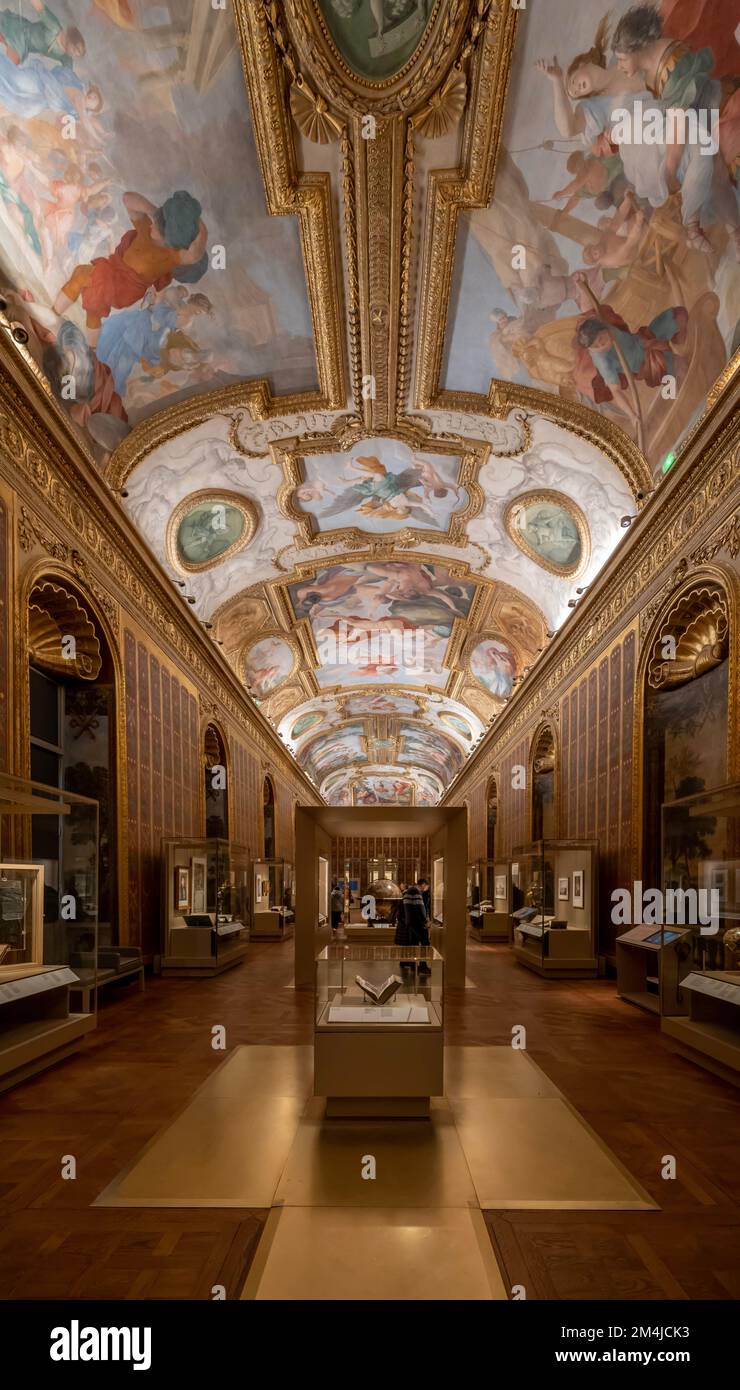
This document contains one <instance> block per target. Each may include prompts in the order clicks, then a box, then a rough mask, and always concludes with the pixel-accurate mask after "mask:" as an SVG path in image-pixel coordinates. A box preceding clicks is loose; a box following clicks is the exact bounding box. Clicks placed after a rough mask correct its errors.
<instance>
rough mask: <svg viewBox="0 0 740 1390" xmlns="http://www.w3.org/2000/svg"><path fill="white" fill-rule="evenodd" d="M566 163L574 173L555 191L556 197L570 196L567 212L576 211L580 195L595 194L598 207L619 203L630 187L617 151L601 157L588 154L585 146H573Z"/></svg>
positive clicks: (586, 196) (607, 206)
mask: <svg viewBox="0 0 740 1390" xmlns="http://www.w3.org/2000/svg"><path fill="white" fill-rule="evenodd" d="M565 167H566V169H567V170H568V173H569V174H572V175H573V177H572V178H571V181H570V183H567V184H566V185H565V187H564V188H560V189H559V190H558V192H557V193H553V195H552V196H553V201H559V200H560V199H561V198H567V199H568V201H567V203H566V204H565V207H564V208H563V215H564V216H567V214H568V213H569V212H572V211H573V209H574V208H575V207H576V206H577V205H578V203H579V202H580V201H581V198H593V199H594V204H595V206H596V207H597V208H609V207H616V206H618V204H619V203H620V202H621V200H622V198H623V197H624V194H625V193H626V191H627V180H626V179H625V177H624V166H623V164H622V161H621V159H620V157H619V155H618V154H607V155H604V156H603V157H600V158H599V157H597V156H596V155H586V154H584V153H583V151H582V150H574V152H573V154H572V155H569V157H568V160H567V162H566V165H565Z"/></svg>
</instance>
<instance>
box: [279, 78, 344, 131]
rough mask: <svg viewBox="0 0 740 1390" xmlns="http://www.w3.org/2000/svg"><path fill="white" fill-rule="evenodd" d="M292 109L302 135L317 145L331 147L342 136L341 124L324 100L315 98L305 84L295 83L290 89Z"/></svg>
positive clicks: (319, 97) (301, 82)
mask: <svg viewBox="0 0 740 1390" xmlns="http://www.w3.org/2000/svg"><path fill="white" fill-rule="evenodd" d="M290 109H291V111H292V113H293V120H294V121H295V123H296V125H297V126H298V129H299V130H300V132H301V135H305V137H306V139H307V140H313V142H314V144H315V145H330V144H331V143H332V141H333V140H337V139H338V138H339V136H340V134H341V130H342V126H341V123H340V122H339V121H338V120H336V118H335V117H334V116H332V114H331V111H330V110H329V108H328V106H327V104H326V102H325V101H324V98H323V97H321V96H315V95H314V93H313V92H312V91H311V88H310V87H307V86H306V84H305V82H303V81H300V80H299V81H298V82H294V83H293V86H292V87H291V89H290Z"/></svg>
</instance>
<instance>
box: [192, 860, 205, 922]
mask: <svg viewBox="0 0 740 1390" xmlns="http://www.w3.org/2000/svg"><path fill="white" fill-rule="evenodd" d="M207 874H208V860H207V859H205V858H201V857H196V856H195V855H193V857H192V858H191V860H190V884H191V890H192V895H193V901H192V904H191V911H192V912H205V911H206V910H207V909H206V878H207Z"/></svg>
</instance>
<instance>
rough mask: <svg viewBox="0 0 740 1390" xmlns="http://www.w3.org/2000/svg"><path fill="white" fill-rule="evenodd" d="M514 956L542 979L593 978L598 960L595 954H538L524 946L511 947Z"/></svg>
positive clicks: (594, 977)
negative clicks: (582, 955)
mask: <svg viewBox="0 0 740 1390" xmlns="http://www.w3.org/2000/svg"><path fill="white" fill-rule="evenodd" d="M512 949H513V952H514V958H515V960H517V961H518V962H519V964H520V965H526V967H527V969H528V970H534V972H535V974H537V975H540V976H541V977H542V979H543V980H595V979H596V976H597V975H598V973H599V971H598V962H597V960H596V957H595V956H585V957H578V956H574V957H573V958H572V959H569V958H568V957H566V956H562V957H560V958H558V957H557V956H555V957H552V956H539V955H535V954H534V952H533V951H528V950H527V949H526V947H523V946H514V947H512Z"/></svg>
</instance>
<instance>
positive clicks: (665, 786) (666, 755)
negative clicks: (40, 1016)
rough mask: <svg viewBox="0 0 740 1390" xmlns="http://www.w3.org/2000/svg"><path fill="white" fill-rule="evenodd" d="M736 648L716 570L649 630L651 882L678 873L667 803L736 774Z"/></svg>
mask: <svg viewBox="0 0 740 1390" xmlns="http://www.w3.org/2000/svg"><path fill="white" fill-rule="evenodd" d="M729 651H730V605H729V602H728V595H727V591H726V589H725V587H724V585H723V583H722V582H721V581H720V580H718V579H713V578H706V579H697V580H695V581H693V582H692V583H690V584H688V585H685V586H684V587H683V588H682V589H681V590H680V591H679V592H678V593H676V594H674V595H673V596H672V597H671V598H670V599H669V600H668V602H667V603H666V605H665V607H664V608H663V610H662V612H661V613H659V614H658V617H657V619H656V622H655V624H654V625H653V628H652V629H651V632H650V634H649V636H648V640H647V644H646V650H645V652H644V654H643V664H642V682H643V690H642V696H643V728H642V736H643V804H642V831H643V871H642V872H643V880H644V882H645V883H646V884H647V885H649V886H651V887H662V886H663V882H664V880H665V881H666V883H667V882H668V878H673V877H675V876H676V873H677V868H676V865H675V863H673V862H672V855H673V854H674V851H673V850H672V849H671V845H670V844H665V845H662V840H663V836H662V809H661V808H662V807H663V806H664V805H665V804H667V803H672V802H681V801H684V799H685V798H687V797H691V796H696V795H698V794H701V793H702V792H705V791H709V790H711V789H712V788H713V787H719V786H721V785H722V784H723V783H725V782H726V781H727V780H728V777H729V776H730V769H729V767H728V740H727V732H728V727H729V723H730V718H731V716H730V683H731V677H732V673H731V671H730V662H729ZM708 833H709V832H708ZM664 861H665V862H664ZM687 872H688V869H687ZM666 875H668V878H667V877H666Z"/></svg>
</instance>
